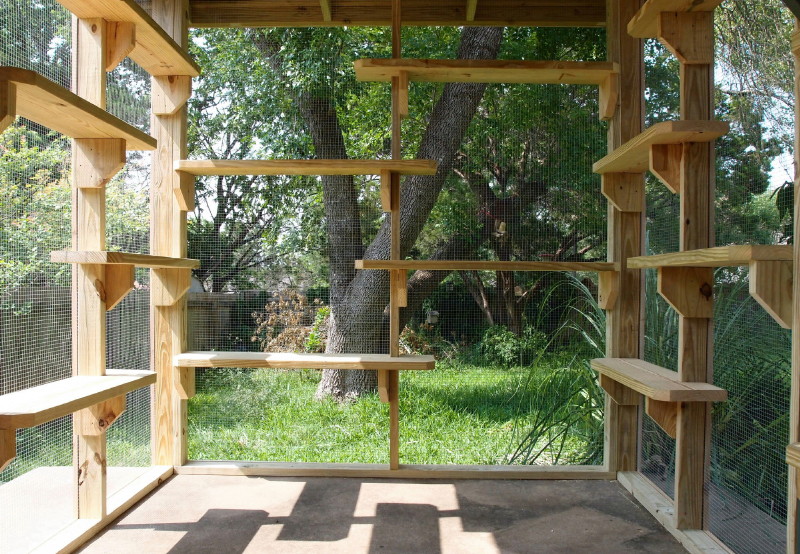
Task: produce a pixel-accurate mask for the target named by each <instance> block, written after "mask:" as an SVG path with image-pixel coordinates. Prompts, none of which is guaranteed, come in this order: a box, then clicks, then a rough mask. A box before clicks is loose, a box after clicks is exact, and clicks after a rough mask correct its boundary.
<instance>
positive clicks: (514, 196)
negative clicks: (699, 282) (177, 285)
mask: <svg viewBox="0 0 800 554" xmlns="http://www.w3.org/2000/svg"><path fill="white" fill-rule="evenodd" d="M403 35H404V36H403V42H404V56H406V57H422V58H444V59H448V58H454V57H456V56H457V55H461V56H463V57H467V58H479V57H495V56H499V57H500V58H506V59H576V60H591V59H602V58H603V56H604V49H603V46H602V43H603V36H602V33H600V32H597V31H594V30H592V31H587V30H580V31H569V32H567V33H566V35H568V36H564V37H559V36H557V34H556V33H555V32H554V31H552V30H540V31H533V30H530V29H514V30H512V29H508V30H498V29H491V30H486V29H477V30H465V31H463V32H462V31H461V30H458V29H445V28H432V29H404V32H403ZM503 35H505V36H504V37H503ZM501 43H502V46H501ZM193 44H194V45H195V51H194V55H195V58H196V59H197V60H198V61H199V62H200V64H201V66H202V67H203V74H202V76H201V78H200V79H199V81H198V82H197V83H196V86H195V92H194V96H193V99H192V104H191V106H192V110H191V126H190V136H191V144H190V150H191V154H190V155H191V156H192V157H195V158H227V159H237V158H267V159H292V158H299V159H309V158H320V159H326V158H351V159H387V158H389V157H390V154H391V146H392V145H391V133H390V122H391V89H390V86H389V85H388V84H386V83H370V82H359V81H357V80H356V79H355V75H354V71H353V62H354V61H355V60H357V59H360V58H371V57H383V58H386V57H388V56H389V52H390V48H389V45H390V36H389V33H388V30H386V29H347V30H346V31H345V30H331V29H310V30H309V29H280V30H250V31H241V30H213V31H198V32H196V33H195V35H194V36H193ZM312 45H313V47H311V48H310V46H312ZM576 45H578V46H576ZM242 67H247V71H246V72H244V73H243V72H242V71H241V68H242ZM402 146H403V149H402V150H403V157H404V158H409V159H410V158H421V159H435V160H437V161H438V162H439V164H440V171H439V174H438V175H437V176H435V177H406V178H405V179H404V181H403V185H402V192H401V196H402V198H401V227H402V229H403V230H402V234H403V236H404V238H403V239H402V256H403V257H405V258H409V259H418V260H428V259H438V260H448V259H449V260H454V259H460V260H484V261H513V260H527V261H533V260H538V261H573V262H574V261H584V262H589V261H597V260H601V261H604V260H605V256H606V246H605V240H606V236H605V233H606V230H605V201H604V200H603V199H602V197H601V195H600V192H599V179H598V178H597V176H594V175H592V173H591V164H592V162H593V161H594V160H596V159H598V158H599V157H601V153H603V152H604V150H605V127H604V125H603V124H601V123H600V122H599V121H598V106H597V89H596V87H589V86H550V85H523V84H517V85H490V86H484V85H478V84H447V85H446V84H441V83H418V82H414V83H412V85H411V89H410V95H409V117H408V118H407V119H406V120H405V121H404V123H403V144H402ZM378 177H379V176H377V175H376V176H366V177H322V178H315V177H302V178H298V177H281V176H278V177H257V178H253V177H236V178H230V177H219V178H216V177H215V178H206V179H200V180H198V182H197V198H198V203H197V206H198V207H197V210H196V211H195V213H194V214H193V218H192V219H191V221H190V224H189V237H190V238H189V255H190V257H194V258H198V259H200V260H201V268H200V270H199V271H197V272H195V278H196V282H195V285H194V286H195V287H196V290H197V292H195V293H192V294H190V299H189V321H190V332H189V335H190V337H191V339H190V340H191V342H192V344H190V347H191V348H194V349H199V350H223V351H224V350H261V351H269V352H323V351H326V352H351V353H386V352H388V314H387V304H388V301H389V292H388V291H389V279H388V274H387V272H385V271H375V270H360V271H355V270H354V266H353V264H354V260H357V259H386V258H388V255H389V217H388V215H384V214H383V213H382V209H381V194H380V180H379V178H378ZM596 287H597V285H596V277H595V274H593V273H579V274H575V273H571V274H568V273H555V272H545V273H529V272H512V271H497V272H496V271H461V272H449V271H439V272H436V271H418V272H411V273H409V291H410V300H409V302H410V303H409V307H408V308H407V309H406V310H404V311H403V312H402V315H401V318H402V321H403V325H404V327H403V330H402V333H401V339H400V340H401V349H402V351H403V352H404V353H409V354H433V355H435V356H436V358H437V360H438V362H437V364H438V365H437V370H436V371H434V372H430V373H428V372H411V371H409V372H404V373H403V375H402V377H401V379H402V381H401V383H402V386H401V397H402V399H401V411H402V416H401V422H402V423H401V437H402V438H401V444H402V447H401V461H402V462H403V463H461V464H507V463H515V464H555V463H562V464H563V463H572V464H575V463H589V464H592V463H599V462H601V461H602V418H603V414H602V394H601V392H600V389H599V388H598V387H597V385H596V382H595V379H594V376H593V374H592V372H591V371H590V370H589V369H588V366H587V364H586V360H587V359H588V358H590V357H593V356H595V355H596V354H597V353H598V352H602V351H603V344H604V323H603V315H602V311H601V310H599V309H598V308H597V305H596V302H595V300H594V298H595V295H596ZM248 289H250V290H248ZM197 383H198V394H197V396H196V397H195V398H194V399H193V400H191V401H190V404H189V408H190V415H189V429H190V435H189V445H190V446H189V448H190V453H189V454H190V457H191V458H193V459H220V458H222V459H255V460H271V461H319V462H382V463H385V462H387V461H388V444H387V439H388V426H387V423H388V421H387V415H388V413H387V409H386V407H385V406H383V405H381V404H380V402H379V399H378V397H377V394H376V393H375V392H374V384H375V383H374V375H369V374H367V375H364V374H362V373H361V372H357V371H348V372H332V371H325V372H319V371H315V370H314V371H312V370H307V371H296V370H291V371H288V370H287V371H283V370H245V369H241V370H239V369H228V370H225V369H208V370H203V369H198V373H197ZM244 391H247V393H246V394H243V393H244Z"/></svg>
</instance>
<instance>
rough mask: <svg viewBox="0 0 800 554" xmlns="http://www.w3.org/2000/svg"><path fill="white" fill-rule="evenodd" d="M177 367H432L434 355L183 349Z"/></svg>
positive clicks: (177, 360)
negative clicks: (193, 350)
mask: <svg viewBox="0 0 800 554" xmlns="http://www.w3.org/2000/svg"><path fill="white" fill-rule="evenodd" d="M173 363H174V365H176V366H178V367H272V368H279V369H376V370H381V369H387V370H389V369H403V370H430V369H434V367H435V361H434V358H433V356H388V355H386V354H294V353H291V352H287V353H283V352H185V353H183V354H178V355H176V356H175V357H174V360H173Z"/></svg>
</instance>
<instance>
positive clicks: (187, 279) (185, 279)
mask: <svg viewBox="0 0 800 554" xmlns="http://www.w3.org/2000/svg"><path fill="white" fill-rule="evenodd" d="M150 275H151V276H152V280H153V283H154V284H155V283H159V285H160V286H158V287H151V289H150V291H151V292H150V294H151V297H150V301H151V303H152V304H153V306H174V305H175V303H176V302H178V300H180V299H181V298H183V295H184V294H186V292H187V291H188V290H189V287H190V286H191V284H192V283H191V278H192V272H191V270H189V269H184V268H170V269H153V270H152V271H151V272H150Z"/></svg>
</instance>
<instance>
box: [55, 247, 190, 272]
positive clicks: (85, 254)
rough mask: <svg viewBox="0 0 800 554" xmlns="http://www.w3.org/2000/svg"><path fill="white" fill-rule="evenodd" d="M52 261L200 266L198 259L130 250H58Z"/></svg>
mask: <svg viewBox="0 0 800 554" xmlns="http://www.w3.org/2000/svg"><path fill="white" fill-rule="evenodd" d="M50 261H51V262H56V263H67V264H79V265H82V264H130V265H134V266H136V267H149V268H188V269H196V268H198V267H200V262H199V261H198V260H192V259H190V258H172V257H170V256H156V255H153V254H132V253H130V252H109V251H107V250H93V251H89V250H80V251H78V250H56V251H55V252H50Z"/></svg>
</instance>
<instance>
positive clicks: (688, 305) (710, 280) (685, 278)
mask: <svg viewBox="0 0 800 554" xmlns="http://www.w3.org/2000/svg"><path fill="white" fill-rule="evenodd" d="M658 293H659V294H660V295H661V296H662V297H664V300H666V301H667V302H668V303H669V305H670V306H672V307H673V308H675V311H676V312H678V313H679V314H680V315H682V316H683V317H692V318H711V317H713V315H714V271H713V270H712V269H711V268H707V267H661V268H659V269H658Z"/></svg>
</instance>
